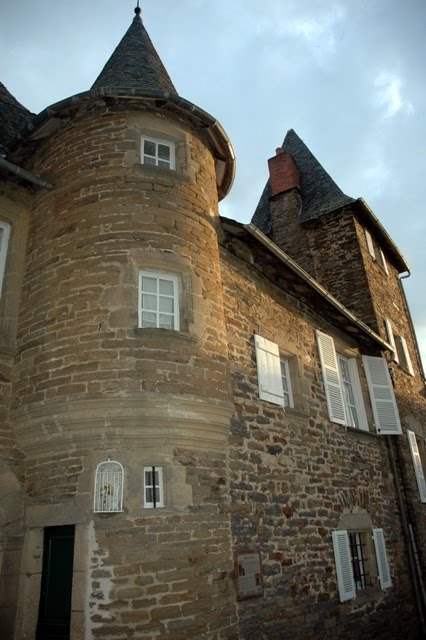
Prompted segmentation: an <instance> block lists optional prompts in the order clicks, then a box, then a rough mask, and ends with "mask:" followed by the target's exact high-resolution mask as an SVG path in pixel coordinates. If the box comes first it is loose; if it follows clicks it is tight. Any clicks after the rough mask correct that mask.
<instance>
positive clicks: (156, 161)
mask: <svg viewBox="0 0 426 640" xmlns="http://www.w3.org/2000/svg"><path fill="white" fill-rule="evenodd" d="M145 142H151V143H152V144H154V145H155V153H154V155H151V154H148V153H145ZM160 145H162V146H165V147H168V149H169V153H170V159H169V161H168V162H167V161H166V160H165V159H164V158H160V154H159V146H160ZM145 158H149V159H150V160H153V162H146V161H145ZM141 163H142V164H145V165H147V166H151V167H160V168H163V169H172V170H175V169H176V147H175V143H174V142H171V141H170V140H160V139H159V138H151V137H149V136H142V137H141Z"/></svg>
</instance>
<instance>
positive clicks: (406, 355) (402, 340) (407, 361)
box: [399, 336, 414, 376]
mask: <svg viewBox="0 0 426 640" xmlns="http://www.w3.org/2000/svg"><path fill="white" fill-rule="evenodd" d="M399 341H400V343H401V348H402V352H403V354H404V359H405V363H404V364H405V366H406V367H407V370H408V373H409V374H410V375H411V376H413V375H414V369H413V363H412V362H411V358H410V353H409V351H408V346H407V341H406V339H405V338H404V336H399Z"/></svg>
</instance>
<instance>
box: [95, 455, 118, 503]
mask: <svg viewBox="0 0 426 640" xmlns="http://www.w3.org/2000/svg"><path fill="white" fill-rule="evenodd" d="M93 510H94V511H95V512H97V513H110V512H114V511H115V512H117V511H123V467H122V466H121V464H120V463H119V462H115V461H113V460H107V461H106V462H101V463H100V464H98V467H97V469H96V477H95V496H94V507H93Z"/></svg>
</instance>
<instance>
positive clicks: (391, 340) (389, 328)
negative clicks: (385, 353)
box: [385, 318, 399, 362]
mask: <svg viewBox="0 0 426 640" xmlns="http://www.w3.org/2000/svg"><path fill="white" fill-rule="evenodd" d="M385 327H386V333H387V336H388V342H389V344H390V346H391V347H392V351H393V354H392V358H393V360H395V362H399V358H398V351H397V350H396V344H395V336H394V335H393V329H392V324H391V321H390V320H389V318H385Z"/></svg>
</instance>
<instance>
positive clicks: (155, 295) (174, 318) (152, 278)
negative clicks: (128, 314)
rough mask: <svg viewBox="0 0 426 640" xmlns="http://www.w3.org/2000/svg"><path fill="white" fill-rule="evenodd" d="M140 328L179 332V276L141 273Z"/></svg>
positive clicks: (148, 272)
mask: <svg viewBox="0 0 426 640" xmlns="http://www.w3.org/2000/svg"><path fill="white" fill-rule="evenodd" d="M139 326H140V327H142V328H153V329H155V328H157V329H171V330H176V331H179V281H178V278H177V276H174V275H169V274H160V273H153V272H150V271H140V272H139Z"/></svg>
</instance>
